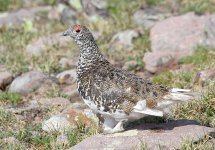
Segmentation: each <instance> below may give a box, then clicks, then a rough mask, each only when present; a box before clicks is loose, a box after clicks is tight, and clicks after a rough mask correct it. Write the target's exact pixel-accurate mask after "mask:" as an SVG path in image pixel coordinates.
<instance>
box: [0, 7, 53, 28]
mask: <svg viewBox="0 0 215 150" xmlns="http://www.w3.org/2000/svg"><path fill="white" fill-rule="evenodd" d="M49 10H51V7H50V6H44V7H34V8H23V9H20V10H18V11H14V12H5V13H0V27H2V26H20V25H22V24H23V23H24V22H25V21H26V20H30V21H33V20H35V19H38V14H39V13H42V12H48V11H49Z"/></svg>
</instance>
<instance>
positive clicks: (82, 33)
mask: <svg viewBox="0 0 215 150" xmlns="http://www.w3.org/2000/svg"><path fill="white" fill-rule="evenodd" d="M63 36H70V37H72V38H73V39H74V40H75V41H76V42H83V41H85V40H88V39H91V38H93V36H92V34H91V32H90V31H89V30H88V29H87V28H86V27H85V26H81V25H76V26H73V27H70V28H69V29H67V30H66V31H65V32H64V33H63Z"/></svg>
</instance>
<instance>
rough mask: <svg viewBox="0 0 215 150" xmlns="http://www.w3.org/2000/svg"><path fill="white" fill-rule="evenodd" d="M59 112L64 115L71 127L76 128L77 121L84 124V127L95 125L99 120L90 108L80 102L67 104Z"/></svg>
mask: <svg viewBox="0 0 215 150" xmlns="http://www.w3.org/2000/svg"><path fill="white" fill-rule="evenodd" d="M61 114H63V115H65V116H66V117H67V118H68V120H69V122H70V124H71V126H72V127H73V128H77V127H78V123H79V122H81V123H82V124H84V125H85V127H91V126H94V125H96V124H97V123H98V121H99V119H98V118H97V116H96V114H95V113H93V112H92V110H91V109H89V108H87V106H86V105H85V104H82V103H75V104H71V105H69V106H68V107H67V108H66V109H64V110H63V111H62V113H61Z"/></svg>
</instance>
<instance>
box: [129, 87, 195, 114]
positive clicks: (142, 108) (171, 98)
mask: <svg viewBox="0 0 215 150" xmlns="http://www.w3.org/2000/svg"><path fill="white" fill-rule="evenodd" d="M198 96H199V95H198V94H197V93H193V92H191V90H188V89H177V88H173V89H172V90H171V92H170V93H169V94H168V95H166V96H164V97H163V100H162V101H159V102H158V103H157V107H155V108H147V106H146V101H145V100H142V101H139V102H138V103H137V104H136V105H135V106H134V110H133V112H136V113H141V114H146V115H152V116H163V114H168V113H170V108H171V106H172V105H174V104H177V103H180V102H187V101H190V100H192V99H195V98H198Z"/></svg>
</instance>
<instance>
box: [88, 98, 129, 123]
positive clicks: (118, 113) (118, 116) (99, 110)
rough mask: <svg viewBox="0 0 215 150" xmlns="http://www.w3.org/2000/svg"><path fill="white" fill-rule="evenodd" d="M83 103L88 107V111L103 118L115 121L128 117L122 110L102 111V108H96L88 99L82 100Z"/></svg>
mask: <svg viewBox="0 0 215 150" xmlns="http://www.w3.org/2000/svg"><path fill="white" fill-rule="evenodd" d="M84 102H85V104H87V105H88V106H89V107H90V109H92V110H94V111H95V112H97V113H99V114H101V115H102V116H103V117H112V118H114V119H115V120H122V119H127V117H128V115H127V114H126V113H124V112H123V111H122V110H116V111H115V112H110V111H107V112H106V111H103V108H102V107H100V108H98V107H97V105H96V104H95V103H94V102H93V101H91V100H90V99H84Z"/></svg>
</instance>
